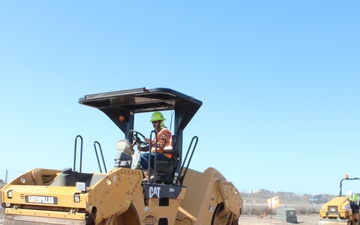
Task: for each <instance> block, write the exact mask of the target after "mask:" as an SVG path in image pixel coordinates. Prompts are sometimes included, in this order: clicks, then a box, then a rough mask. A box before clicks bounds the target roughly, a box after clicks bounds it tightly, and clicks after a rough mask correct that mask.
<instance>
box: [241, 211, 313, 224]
mask: <svg viewBox="0 0 360 225" xmlns="http://www.w3.org/2000/svg"><path fill="white" fill-rule="evenodd" d="M319 220H320V217H319V215H318V214H311V215H297V224H303V225H307V224H312V225H315V224H318V222H319ZM254 224H263V225H271V224H294V223H287V222H283V221H280V220H277V219H276V216H267V217H263V218H260V217H259V216H249V215H241V216H240V220H239V225H254Z"/></svg>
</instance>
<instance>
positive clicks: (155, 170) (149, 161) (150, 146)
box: [147, 130, 158, 183]
mask: <svg viewBox="0 0 360 225" xmlns="http://www.w3.org/2000/svg"><path fill="white" fill-rule="evenodd" d="M153 133H154V134H155V157H154V180H153V181H154V182H156V178H157V176H156V172H157V166H156V164H157V142H158V139H157V135H156V131H155V130H152V131H151V133H150V145H149V159H148V180H147V181H148V183H150V177H151V153H152V141H151V140H152V135H153Z"/></svg>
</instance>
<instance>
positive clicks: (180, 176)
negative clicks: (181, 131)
mask: <svg viewBox="0 0 360 225" xmlns="http://www.w3.org/2000/svg"><path fill="white" fill-rule="evenodd" d="M194 140H196V142H195V144H194V147H193V149H192V151H191V154H190V158H189V160H188V161H187V157H188V155H189V152H190V149H191V146H192V145H193V141H194ZM198 141H199V138H198V137H197V136H194V137H193V138H192V139H191V142H190V145H189V148H188V150H187V152H186V155H185V158H184V160H183V163H182V165H181V168H180V171H179V176H178V177H176V178H175V179H174V182H173V183H174V184H176V183H177V182H178V180H179V179H180V180H179V181H180V186H182V185H183V181H184V178H185V176H186V172H187V170H188V168H189V165H190V162H191V159H192V156H193V154H194V152H195V149H196V145H197V143H198ZM186 162H187V165H186V167H185V172H184V174H183V175H181V173H182V170H183V169H184V166H185V163H186Z"/></svg>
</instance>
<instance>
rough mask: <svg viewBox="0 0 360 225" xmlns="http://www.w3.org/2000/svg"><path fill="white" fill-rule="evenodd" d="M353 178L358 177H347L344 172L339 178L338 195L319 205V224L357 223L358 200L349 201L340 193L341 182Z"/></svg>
mask: <svg viewBox="0 0 360 225" xmlns="http://www.w3.org/2000/svg"><path fill="white" fill-rule="evenodd" d="M354 180H360V178H357V177H354V178H349V176H348V175H347V174H346V176H345V178H344V179H341V180H340V192H339V196H337V197H335V198H333V199H331V200H330V201H328V202H326V203H325V204H324V205H323V206H322V207H321V209H320V217H321V219H320V221H319V223H318V224H319V225H359V213H358V209H357V208H358V204H359V202H353V201H352V202H351V203H350V201H349V200H348V198H347V197H346V196H345V195H343V193H342V182H343V181H354ZM358 195H359V194H358ZM353 210H355V211H353Z"/></svg>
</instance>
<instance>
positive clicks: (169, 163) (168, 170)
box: [151, 135, 181, 184]
mask: <svg viewBox="0 0 360 225" xmlns="http://www.w3.org/2000/svg"><path fill="white" fill-rule="evenodd" d="M172 140H173V150H171V151H167V152H169V153H171V154H172V157H171V159H170V160H160V159H157V164H156V175H157V179H156V182H157V183H165V184H171V183H172V182H173V180H174V173H175V171H176V168H178V167H180V163H181V162H180V156H179V150H178V148H177V145H176V135H173V136H172ZM151 163H152V166H153V168H154V162H151Z"/></svg>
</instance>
